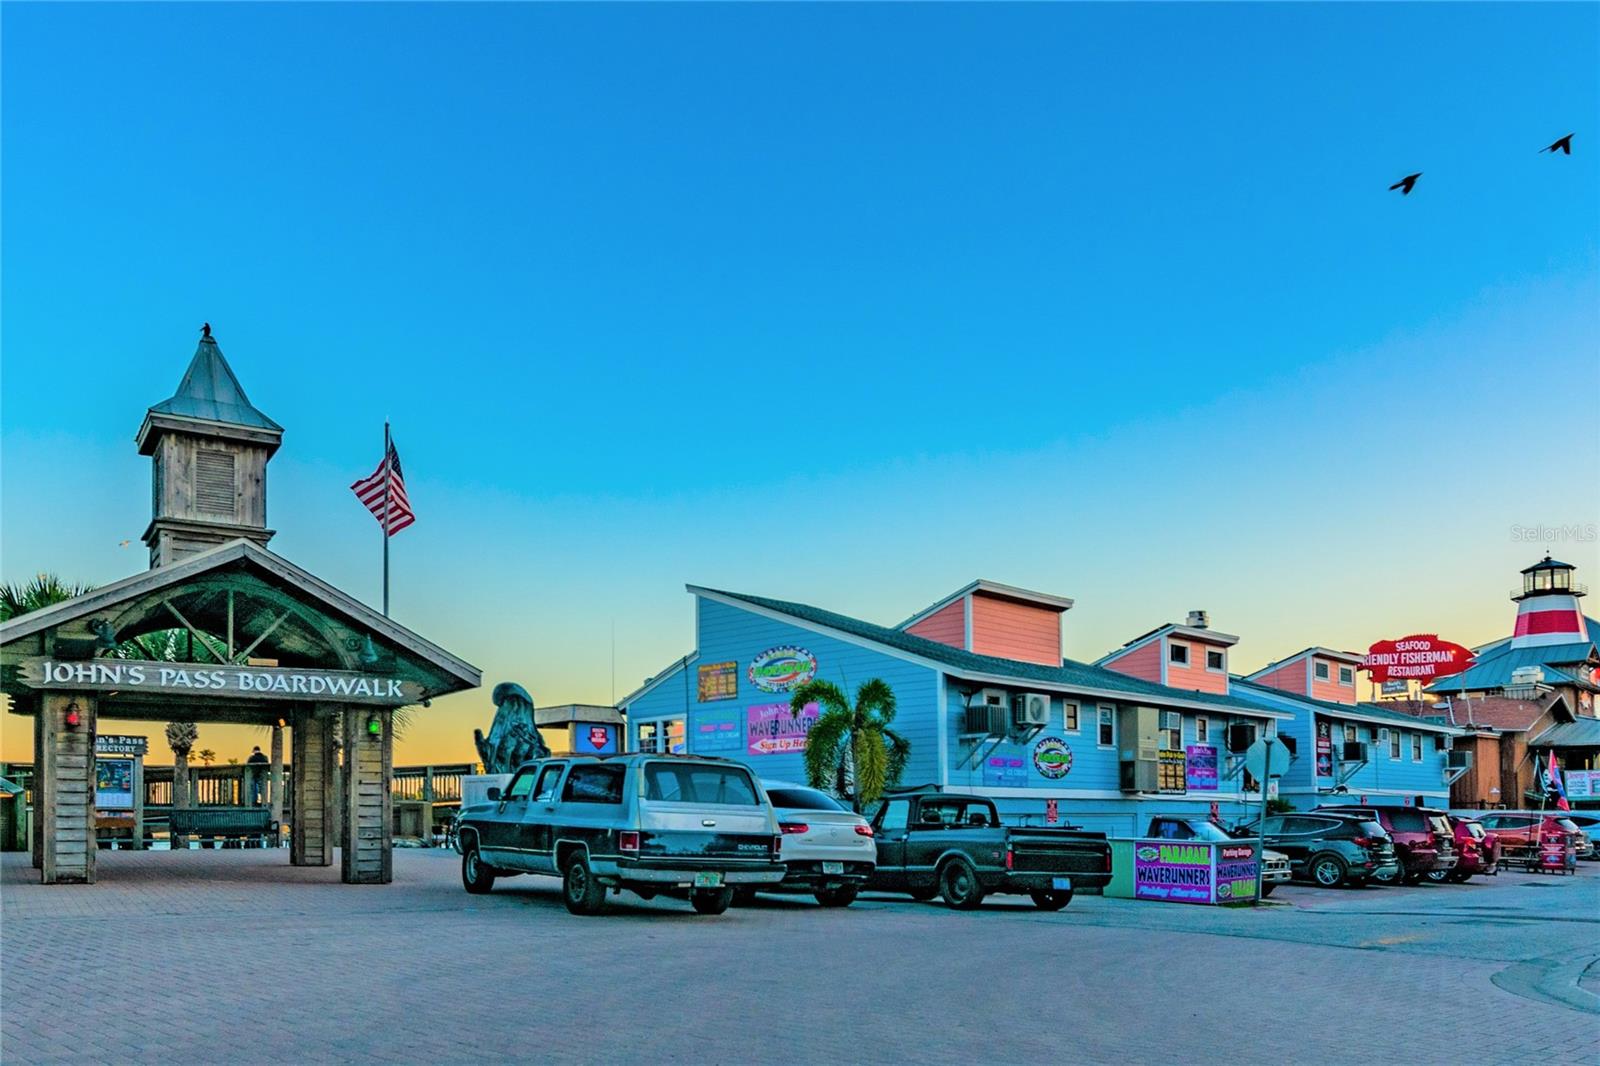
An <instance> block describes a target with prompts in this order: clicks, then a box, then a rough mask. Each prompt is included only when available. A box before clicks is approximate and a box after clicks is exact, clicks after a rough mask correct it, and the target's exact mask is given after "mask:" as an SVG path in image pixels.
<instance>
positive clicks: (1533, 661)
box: [1427, 617, 1600, 694]
mask: <svg viewBox="0 0 1600 1066" xmlns="http://www.w3.org/2000/svg"><path fill="white" fill-rule="evenodd" d="M1584 621H1585V622H1586V623H1588V628H1589V641H1588V643H1572V644H1549V645H1545V646H1543V647H1531V648H1514V647H1512V646H1511V645H1510V644H1504V645H1497V646H1493V647H1494V648H1495V650H1494V651H1492V652H1490V653H1488V654H1487V655H1485V656H1484V657H1483V658H1480V659H1479V660H1478V661H1477V662H1476V663H1474V664H1473V665H1472V666H1471V667H1470V668H1469V669H1467V670H1465V671H1464V672H1462V673H1459V674H1451V675H1450V676H1448V677H1441V678H1440V679H1439V680H1437V681H1435V682H1434V683H1433V684H1431V685H1429V686H1427V691H1428V692H1437V693H1444V694H1449V693H1452V692H1460V691H1461V690H1462V689H1466V690H1467V691H1468V692H1478V691H1482V690H1484V689H1492V688H1504V687H1505V686H1507V685H1509V684H1511V672H1512V671H1513V670H1516V669H1518V668H1520V667H1523V666H1540V667H1543V668H1544V671H1545V679H1546V680H1547V681H1549V680H1552V675H1554V676H1553V679H1554V680H1555V681H1556V682H1557V683H1558V684H1569V685H1570V684H1582V682H1580V681H1579V680H1578V679H1577V678H1576V677H1574V676H1572V675H1571V674H1570V673H1568V672H1566V671H1563V670H1558V669H1555V668H1554V667H1553V666H1552V665H1551V664H1552V663H1581V662H1586V661H1587V660H1588V658H1589V656H1590V655H1592V654H1594V650H1595V644H1596V641H1597V640H1600V622H1596V621H1595V620H1594V619H1593V618H1587V617H1586V618H1585V619H1584Z"/></svg>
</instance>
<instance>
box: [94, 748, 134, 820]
mask: <svg viewBox="0 0 1600 1066" xmlns="http://www.w3.org/2000/svg"><path fill="white" fill-rule="evenodd" d="M94 805H95V806H96V807H98V808H100V809H102V810H114V811H128V810H132V809H133V760H132V759H96V760H95V763H94Z"/></svg>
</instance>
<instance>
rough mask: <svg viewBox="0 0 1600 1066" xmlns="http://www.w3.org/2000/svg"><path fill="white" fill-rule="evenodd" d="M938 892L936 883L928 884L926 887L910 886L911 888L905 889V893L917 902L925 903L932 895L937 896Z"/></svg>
mask: <svg viewBox="0 0 1600 1066" xmlns="http://www.w3.org/2000/svg"><path fill="white" fill-rule="evenodd" d="M938 894H939V886H938V885H929V886H928V887H927V888H912V889H907V890H906V895H908V896H910V897H911V898H912V899H914V900H916V901H917V902H918V903H926V902H928V901H929V900H930V899H932V898H933V897H934V896H937V895H938Z"/></svg>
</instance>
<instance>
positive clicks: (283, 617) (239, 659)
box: [232, 611, 292, 666]
mask: <svg viewBox="0 0 1600 1066" xmlns="http://www.w3.org/2000/svg"><path fill="white" fill-rule="evenodd" d="M291 613H292V612H290V611H284V612H283V613H282V614H280V615H279V616H278V617H276V618H274V619H273V620H272V624H271V625H269V626H267V628H265V629H263V630H262V631H261V635H260V636H258V637H256V639H255V640H252V641H251V642H250V646H249V647H248V648H246V649H245V650H244V651H242V652H240V653H239V654H238V655H237V656H236V657H235V658H234V659H233V660H232V662H233V664H234V665H235V666H239V665H242V664H243V663H244V662H245V660H247V659H249V658H250V653H251V652H253V651H255V650H256V649H257V648H258V647H260V646H261V642H262V641H263V640H266V639H267V638H268V637H270V636H272V631H273V630H275V629H277V628H278V627H279V626H281V625H283V623H285V622H287V621H288V620H289V615H290V614H291Z"/></svg>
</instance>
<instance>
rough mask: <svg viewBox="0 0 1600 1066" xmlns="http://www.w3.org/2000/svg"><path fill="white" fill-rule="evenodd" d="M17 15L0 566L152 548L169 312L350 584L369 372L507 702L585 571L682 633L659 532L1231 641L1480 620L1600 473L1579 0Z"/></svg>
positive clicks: (571, 639)
mask: <svg viewBox="0 0 1600 1066" xmlns="http://www.w3.org/2000/svg"><path fill="white" fill-rule="evenodd" d="M0 24H3V25H0V28H3V48H4V54H3V59H4V64H3V75H0V79H3V80H0V88H3V92H4V110H3V117H0V121H3V125H0V133H3V140H4V155H3V162H0V166H3V179H4V181H3V193H0V195H3V203H0V206H3V209H4V223H5V226H4V242H3V268H4V274H3V290H0V295H3V297H4V316H3V320H0V341H3V362H0V377H3V391H0V512H3V513H0V576H3V577H4V578H5V579H6V580H18V579H20V578H25V577H27V576H28V575H30V574H32V573H33V572H34V571H36V570H38V569H41V568H47V569H52V570H55V571H57V572H59V573H61V574H63V575H65V576H69V577H74V578H79V579H83V580H94V581H107V580H111V579H113V578H115V577H119V576H122V575H124V574H126V573H128V572H131V571H133V570H135V569H137V568H139V566H140V565H141V560H142V552H141V550H140V548H139V546H138V541H137V537H138V535H139V533H140V532H141V531H142V530H143V528H144V525H145V522H146V521H147V519H148V487H147V485H148V483H147V481H146V480H145V479H146V478H147V476H148V475H147V466H146V461H145V460H143V459H141V458H140V457H139V456H137V455H136V454H135V452H134V449H133V446H132V435H133V433H134V431H135V430H136V429H137V427H138V423H139V420H140V417H141V414H142V411H143V408H144V407H145V406H147V405H148V404H151V403H154V402H157V401H159V400H161V399H163V398H165V397H166V396H167V395H168V394H169V393H170V392H171V390H172V388H173V387H174V386H175V385H176V383H177V380H178V378H179V377H180V376H181V374H182V371H183V368H184V366H185V364H186V362H187V360H188V358H189V356H190V354H191V353H192V351H193V343H194V338H195V336H196V331H197V328H198V326H199V324H200V322H201V321H202V320H209V321H210V322H211V323H212V324H213V325H214V326H215V328H216V332H217V336H218V338H219V341H220V343H221V345H222V348H223V350H224V352H225V353H226V354H227V355H228V358H229V359H230V361H231V362H232V363H233V365H234V368H235V370H236V371H237V372H238V374H239V376H240V378H241V379H242V381H243V383H244V385H245V387H246V388H247V390H248V391H249V393H250V396H251V398H252V400H254V401H255V403H256V404H257V405H258V406H259V407H261V408H262V409H263V410H265V411H266V412H267V413H268V414H270V415H272V416H273V417H274V418H276V419H277V420H278V421H279V422H280V423H282V424H284V425H285V426H286V427H287V430H288V433H287V436H286V439H285V444H284V448H283V451H282V452H280V454H279V456H278V458H277V459H275V460H274V463H273V467H272V480H271V508H272V511H271V523H272V525H273V526H274V527H275V528H277V529H278V530H279V531H280V533H279V535H278V537H277V539H276V540H275V541H274V547H275V548H276V549H277V550H279V551H281V552H283V553H284V554H286V555H288V556H289V557H291V558H293V559H295V560H296V561H298V562H300V563H302V564H303V565H306V566H308V567H309V568H311V569H312V570H314V571H316V572H318V573H319V574H321V575H323V576H325V577H327V578H328V579H329V580H332V581H334V582H335V583H337V584H340V585H342V586H344V587H346V588H348V589H350V590H351V591H352V592H355V593H357V594H359V595H363V596H365V597H367V598H369V599H375V598H376V595H377V547H378V537H377V529H376V526H375V525H374V523H373V522H372V520H371V519H370V518H369V517H368V516H367V515H366V514H365V513H364V512H363V511H361V510H360V508H359V506H358V505H357V504H356V503H355V501H354V498H353V497H352V496H351V495H350V493H349V492H348V490H347V488H346V486H347V485H348V484H349V482H350V481H351V480H353V479H354V478H355V477H357V476H359V475H361V474H364V473H366V472H368V471H369V470H370V468H371V467H372V465H373V464H374V463H375V462H376V460H377V457H378V449H379V444H380V442H381V433H382V422H383V419H384V417H385V416H389V417H391V418H392V419H393V420H394V423H395V435H396V440H397V442H398V444H399V446H400V449H401V454H402V456H403V458H404V460H405V463H406V468H407V472H408V476H409V478H408V479H409V482H410V484H411V488H412V498H413V501H414V503H415V504H416V506H417V509H418V513H419V521H418V523H417V525H416V526H415V527H413V528H412V529H410V530H407V531H406V532H404V533H402V534H401V535H400V536H399V537H398V538H396V541H395V546H394V550H395V566H396V570H395V573H396V579H395V613H396V615H397V617H398V618H400V619H401V620H402V621H406V622H409V623H411V624H413V625H414V626H415V627H416V628H418V629H419V630H421V631H423V632H425V633H426V634H427V635H429V636H431V637H433V638H434V639H436V640H438V641H439V642H441V643H443V644H445V645H446V646H448V647H450V648H451V649H452V650H455V651H457V652H458V653H460V654H462V655H463V656H465V657H466V658H468V659H470V660H473V661H475V662H477V663H478V664H479V665H481V666H483V667H484V668H485V669H486V679H487V680H489V681H491V682H492V681H494V680H499V679H501V678H504V677H514V678H517V679H519V680H521V681H523V682H524V683H525V684H527V685H528V687H529V688H530V690H531V691H533V693H534V695H535V698H536V699H538V700H539V702H541V703H554V702H566V701H569V700H592V701H599V702H605V701H606V700H608V699H609V697H610V695H611V692H612V689H613V681H612V666H611V662H612V652H611V633H612V629H613V627H614V628H615V633H616V654H615V658H616V671H615V672H616V677H617V680H616V681H615V689H616V692H617V694H618V695H622V694H624V693H626V692H627V691H628V690H629V689H631V688H632V687H633V686H634V685H635V684H636V683H637V682H638V680H639V679H640V678H642V677H643V676H645V675H646V674H649V673H651V672H653V671H654V670H655V669H657V668H659V667H660V666H661V665H663V664H664V663H665V662H666V661H667V660H668V659H670V658H672V657H675V656H676V655H678V654H681V653H682V652H683V651H685V650H688V647H689V644H690V642H691V640H692V632H691V629H690V621H691V616H690V609H689V608H690V603H689V600H688V598H687V597H686V596H685V595H684V594H683V591H682V585H683V583H684V582H685V581H693V582H697V583H703V584H710V585H721V586H724V587H732V588H737V589H741V590H746V591H752V592H759V593H765V594H769V595H775V596H782V597H788V598H794V599H801V600H807V601H810V602H815V603H820V604H823V605H826V606H829V607H833V608H835V609H839V610H844V611H848V612H853V613H857V614H860V615H862V616H864V617H868V618H871V619H874V620H878V621H898V620H899V619H900V618H903V617H904V616H906V615H907V614H909V613H911V611H912V610H914V609H915V608H917V607H918V606H920V605H921V604H923V603H926V602H931V601H932V600H934V599H936V598H938V597H939V596H940V595H942V594H944V593H945V592H947V591H949V590H950V589H953V588H954V587H957V586H959V585H960V584H963V583H965V582H966V581H968V580H970V579H971V578H973V577H977V576H984V577H989V578H993V579H996V580H1001V581H1008V582H1011V583H1015V584H1021V585H1027V586H1032V587H1037V588H1041V589H1044V590H1047V591H1052V592H1058V593H1062V594H1065V595H1070V596H1074V597H1076V598H1077V600H1078V604H1079V606H1078V607H1077V608H1076V609H1074V611H1073V612H1072V613H1071V614H1069V615H1068V616H1067V650H1068V652H1069V653H1070V654H1074V655H1077V656H1080V657H1094V656H1096V655H1098V654H1100V653H1102V652H1103V651H1105V650H1107V649H1108V648H1110V647H1112V646H1114V645H1116V644H1118V643H1120V642H1121V641H1122V640H1125V639H1127V638H1129V637H1131V636H1133V635H1135V634H1137V633H1139V632H1142V631H1143V630H1145V629H1148V628H1150V627H1151V626H1153V625H1156V624H1158V623H1160V622H1161V621H1165V620H1170V619H1174V618H1180V617H1181V616H1182V614H1183V612H1184V611H1185V610H1187V609H1189V608H1191V607H1206V608H1208V609H1209V610H1210V611H1211V613H1212V618H1213V622H1214V624H1216V625H1217V626H1218V627H1219V628H1221V629H1224V630H1227V631H1229V632H1234V633H1238V634H1240V635H1241V636H1242V637H1243V638H1244V640H1243V642H1242V643H1241V645H1240V646H1239V648H1238V649H1237V655H1236V659H1235V661H1236V663H1239V664H1241V665H1250V664H1251V662H1252V660H1254V661H1256V662H1265V661H1266V660H1268V659H1270V658H1273V657H1277V656H1280V655H1283V654H1286V653H1289V652H1292V651H1294V650H1296V649H1297V648H1299V647H1301V646H1304V645H1306V644H1310V643H1322V644H1336V645H1344V646H1352V647H1364V646H1365V645H1366V644H1367V643H1370V641H1372V640H1375V639H1378V638H1380V637H1384V636H1396V635H1399V634H1400V633H1401V632H1410V631H1417V630H1422V631H1428V630H1433V629H1438V630H1440V631H1442V632H1444V633H1445V635H1447V636H1450V637H1452V638H1453V639H1458V640H1462V641H1464V642H1469V643H1470V642H1476V641H1479V640H1483V639H1487V638H1489V637H1492V636H1495V635H1498V634H1499V633H1501V632H1503V631H1505V630H1506V629H1508V627H1509V625H1510V620H1511V605H1510V604H1508V603H1506V602H1505V601H1504V599H1503V596H1504V592H1505V589H1507V588H1509V587H1510V586H1511V585H1512V583H1513V581H1514V578H1515V571H1516V570H1517V569H1518V568H1520V567H1521V566H1524V565H1527V563H1528V562H1529V561H1531V560H1532V558H1534V557H1536V555H1537V554H1538V550H1539V546H1538V545H1533V544H1530V543H1529V542H1527V540H1526V539H1525V536H1526V535H1524V534H1517V533H1516V532H1514V529H1513V527H1519V526H1541V525H1543V526H1550V527H1555V528H1557V529H1559V528H1560V527H1563V526H1568V525H1583V524H1586V523H1594V522H1596V521H1597V520H1600V515H1597V510H1600V504H1597V502H1596V495H1597V494H1596V492H1595V490H1594V486H1595V485H1597V484H1600V434H1597V432H1596V423H1595V419H1594V417H1593V412H1594V410H1595V401H1596V400H1597V399H1600V312H1597V311H1596V307H1597V306H1600V285H1597V261H1600V255H1597V252H1600V247H1597V246H1600V197H1597V196H1596V194H1595V190H1596V189H1597V188H1600V167H1597V164H1596V160H1597V159H1600V122H1597V119H1600V113H1597V112H1600V104H1597V101H1600V75H1597V71H1600V63H1597V62H1596V58H1597V55H1596V52H1597V49H1596V41H1597V40H1600V9H1597V8H1596V7H1595V6H1593V5H1551V6H1516V7H1512V6H1496V5H1452V6H1446V5H1428V6H1416V7H1413V6H1399V5H1389V6H1368V5H1339V6H1311V5H1284V6H1262V5H1243V4H1239V5H1225V6H1204V5H1185V6H1159V5H1138V6H1133V5H1072V6H1066V5H1062V6H1047V5H1030V6H1010V7H997V6H955V5H941V6H920V7H909V6H827V7H823V6H812V5H804V6H802V5H762V6H746V7H725V6H698V5H695V6H636V5H628V6H613V5H596V6H527V5H522V6H513V5H483V6H459V5H458V6H449V7H442V6H439V7H436V6H428V5H405V6H395V7H385V6H376V5H346V6H321V5H296V6H272V5H264V4H258V5H162V6H155V7H146V6H137V5H117V6H84V5H21V6H19V5H15V4H7V5H6V6H5V8H4V11H3V14H0ZM65 57H70V61H64V58H65ZM1568 132H1576V134H1577V137H1576V138H1575V142H1574V146H1575V154H1574V155H1573V156H1571V157H1552V156H1550V155H1548V154H1546V155H1540V154H1537V149H1538V148H1540V147H1542V146H1543V145H1545V144H1547V143H1549V142H1550V141H1552V140H1554V139H1555V138H1556V137H1558V136H1560V135H1562V134H1565V133H1568ZM1416 170H1421V171H1422V172H1423V178H1422V180H1421V182H1420V183H1419V185H1418V187H1417V190H1416V192H1415V193H1414V194H1413V195H1412V196H1410V197H1406V198H1402V197H1400V196H1399V195H1398V194H1396V193H1391V192H1388V191H1387V190H1386V186H1387V185H1388V184H1390V183H1391V182H1393V181H1395V180H1397V179H1398V178H1400V177H1401V176H1403V175H1405V174H1407V173H1410V172H1412V171H1416ZM128 538H132V539H133V540H134V546H133V547H131V548H121V547H119V546H118V545H119V543H120V542H121V541H122V540H124V539H128ZM1550 546H1551V547H1552V548H1553V549H1555V550H1556V551H1557V554H1558V555H1563V554H1564V555H1565V556H1567V557H1569V559H1570V561H1572V562H1575V563H1578V564H1579V565H1580V566H1581V567H1583V568H1584V570H1585V571H1586V576H1588V577H1589V580H1591V581H1593V580H1594V579H1595V576H1596V574H1597V570H1600V554H1597V546H1596V544H1595V542H1594V541H1593V540H1587V541H1584V540H1578V541H1574V540H1571V539H1565V540H1557V541H1556V542H1554V543H1552V544H1551V545H1550ZM486 707H487V699H486V697H485V696H483V695H481V694H479V695H475V696H471V697H465V698H462V699H460V700H457V701H455V702H454V703H452V704H450V705H449V706H444V705H441V707H440V709H438V712H437V714H436V715H435V718H436V720H437V722H438V726H437V731H435V730H434V729H433V728H432V727H428V728H423V729H420V730H419V733H418V737H417V738H414V739H413V740H412V741H410V742H409V743H413V744H416V745H418V751H417V754H418V755H422V754H431V752H428V753H424V752H422V751H421V744H422V741H423V740H424V739H426V740H427V741H428V742H429V743H430V744H432V745H434V746H436V747H437V746H443V750H442V751H441V752H440V757H441V758H444V757H460V756H464V755H465V754H466V750H467V745H468V744H469V743H470V741H469V740H468V739H467V737H468V736H469V733H470V728H471V726H472V725H475V724H480V721H481V720H485V719H486V711H485V710H484V708H486ZM5 730H6V731H5V734H4V739H5V745H6V750H7V751H8V752H9V751H12V750H14V749H15V748H17V747H18V746H19V744H20V746H22V747H25V746H26V741H25V738H24V736H23V735H24V734H25V732H26V728H25V725H24V726H23V727H22V728H17V723H16V722H15V721H13V720H12V719H11V716H6V722H5ZM19 738H22V739H20V741H19ZM404 755H405V753H404V751H402V757H404Z"/></svg>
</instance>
